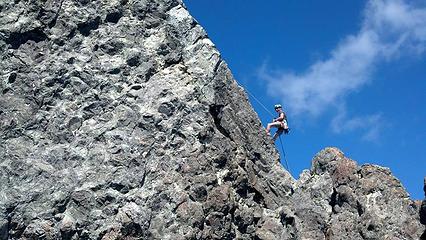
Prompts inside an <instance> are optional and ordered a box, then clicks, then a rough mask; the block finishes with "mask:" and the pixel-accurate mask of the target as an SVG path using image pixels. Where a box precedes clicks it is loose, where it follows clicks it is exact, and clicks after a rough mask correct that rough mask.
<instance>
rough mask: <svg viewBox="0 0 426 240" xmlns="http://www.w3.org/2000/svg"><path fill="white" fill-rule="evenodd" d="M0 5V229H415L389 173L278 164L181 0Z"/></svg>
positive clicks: (20, 232)
mask: <svg viewBox="0 0 426 240" xmlns="http://www.w3.org/2000/svg"><path fill="white" fill-rule="evenodd" d="M0 11H1V15H0V16H1V17H0V49H1V53H0V58H1V62H2V64H1V65H0V77H1V79H0V91H1V93H2V94H1V96H0V132H1V135H0V136H1V137H0V182H1V184H0V238H1V239H104V240H106V239H348V237H349V238H350V239H419V237H420V236H421V235H422V234H423V236H424V235H425V234H424V226H422V225H421V223H420V220H421V221H422V222H423V223H424V220H423V219H424V213H425V210H424V209H425V208H424V206H425V203H424V202H423V207H421V206H420V204H418V205H416V204H415V203H414V202H413V201H412V200H410V199H409V197H408V194H407V193H406V191H405V190H404V188H403V187H402V185H401V183H400V182H399V181H398V180H397V179H396V178H395V177H393V176H392V174H391V172H390V171H389V169H386V168H382V167H379V166H374V165H364V166H358V165H357V164H356V162H355V161H353V160H351V159H348V158H347V157H345V156H344V154H343V153H342V152H340V151H339V150H338V149H335V148H327V149H325V150H323V151H321V152H320V153H319V154H318V155H317V156H316V157H315V158H314V159H313V162H312V169H311V170H306V171H304V172H303V173H302V175H301V176H300V178H299V180H297V181H296V180H295V179H294V178H293V177H292V176H291V175H290V174H289V173H288V172H287V171H285V170H284V169H283V168H282V167H281V165H280V164H279V155H278V152H277V151H276V149H275V148H274V145H273V143H272V141H271V139H269V138H268V137H267V136H265V134H264V129H263V128H262V126H261V124H260V121H259V119H258V117H257V115H256V113H255V112H254V111H253V109H252V108H251V106H250V104H249V102H248V98H247V95H246V94H245V92H244V90H243V89H242V88H240V87H239V86H238V85H237V83H236V82H235V80H234V79H233V77H232V74H231V72H230V70H229V69H228V67H227V65H226V63H225V62H224V61H223V60H222V58H221V56H220V53H219V52H218V51H217V49H216V48H215V46H214V44H213V43H212V42H211V41H210V40H209V39H208V37H207V34H206V32H205V31H204V30H203V29H202V27H201V26H200V25H199V24H198V23H197V22H196V21H195V20H194V19H193V18H192V17H191V16H190V14H189V13H188V11H187V10H186V8H185V6H184V4H183V3H182V2H181V1H179V0H115V1H98V0H96V1H87V0H79V1H62V0H48V1H31V2H25V1H9V2H7V1H6V2H1V3H0ZM419 213H420V215H419Z"/></svg>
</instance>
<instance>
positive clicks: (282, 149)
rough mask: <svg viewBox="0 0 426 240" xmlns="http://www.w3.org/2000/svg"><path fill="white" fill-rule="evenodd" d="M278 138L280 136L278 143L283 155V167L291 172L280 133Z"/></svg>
mask: <svg viewBox="0 0 426 240" xmlns="http://www.w3.org/2000/svg"><path fill="white" fill-rule="evenodd" d="M279 138H280V144H281V151H282V152H283V156H284V163H285V168H286V169H287V171H288V172H289V173H290V174H291V172H290V167H289V166H288V162H287V157H286V154H285V151H284V147H283V142H282V141H281V135H280V137H279Z"/></svg>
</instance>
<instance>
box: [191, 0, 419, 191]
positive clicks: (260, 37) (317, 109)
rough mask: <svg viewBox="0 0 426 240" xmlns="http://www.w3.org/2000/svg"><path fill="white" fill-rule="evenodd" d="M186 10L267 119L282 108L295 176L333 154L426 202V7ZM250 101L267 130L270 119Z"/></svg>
mask: <svg viewBox="0 0 426 240" xmlns="http://www.w3.org/2000/svg"><path fill="white" fill-rule="evenodd" d="M184 2H185V4H186V6H187V7H188V9H189V11H190V12H191V14H192V15H193V16H194V17H195V18H196V19H197V21H198V22H199V23H200V24H201V25H202V26H203V27H204V28H205V29H206V31H207V33H208V35H209V37H210V38H211V39H212V41H213V42H214V43H215V44H216V47H217V48H218V49H219V50H220V52H221V54H222V56H223V58H224V59H225V60H226V62H227V63H228V65H229V67H230V69H231V71H232V73H233V74H234V77H235V78H236V80H237V81H238V82H239V83H240V84H241V85H243V86H244V87H245V88H246V89H247V90H248V91H250V92H251V93H252V94H253V95H255V96H256V98H258V99H259V100H261V102H262V104H263V105H264V106H267V107H269V108H270V109H269V111H271V112H273V105H274V104H275V103H281V104H282V105H283V106H284V108H285V111H286V113H287V115H288V117H289V122H290V127H291V129H292V132H291V134H290V135H288V136H285V138H284V139H283V140H284V148H285V152H286V154H287V159H288V161H289V165H290V170H291V173H292V174H293V176H295V177H296V178H297V177H298V175H299V174H300V172H301V171H302V170H303V169H307V168H309V167H310V164H311V159H312V157H313V156H314V155H315V154H316V153H317V152H318V151H320V150H321V149H323V148H324V147H327V146H335V147H338V148H340V149H341V150H342V151H343V152H344V153H345V154H346V156H348V157H349V158H352V159H354V160H356V161H357V162H358V163H359V164H364V163H373V164H378V165H381V166H385V167H389V168H390V169H391V171H392V172H393V174H394V175H395V176H396V177H397V178H399V179H400V180H401V181H402V183H403V185H404V187H405V188H406V189H407V190H408V192H409V193H410V195H411V197H412V198H413V199H423V198H424V193H423V178H424V177H425V176H426V106H425V105H426V2H424V1H420V0H419V1H406V0H375V1H373V0H369V1H337V0H335V1H309V4H308V3H307V2H306V1H294V0H293V1H292V0H290V1H282V0H270V1H267V3H265V1H259V0H252V1H246V0H232V1H229V0H214V1H213V0H203V1H200V0H185V1H184ZM250 100H251V103H252V105H253V107H254V108H255V110H256V111H257V113H258V114H259V117H260V118H261V120H262V123H263V125H264V126H265V125H266V124H267V122H268V121H270V119H271V116H270V115H269V113H268V112H267V111H266V110H265V109H264V108H263V107H262V106H261V105H260V104H259V103H258V102H256V101H255V100H254V99H253V98H251V99H250ZM277 143H278V144H279V141H277ZM277 147H278V148H279V149H280V146H279V145H277Z"/></svg>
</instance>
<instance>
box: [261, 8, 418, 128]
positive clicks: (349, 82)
mask: <svg viewBox="0 0 426 240" xmlns="http://www.w3.org/2000/svg"><path fill="white" fill-rule="evenodd" d="M425 49H426V8H421V7H416V6H415V5H413V4H411V5H410V4H408V3H407V2H405V1H403V0H370V1H369V2H368V3H367V5H366V8H365V10H364V18H363V22H362V24H361V28H360V30H359V32H358V33H356V34H353V35H349V36H347V37H346V38H345V39H344V40H342V41H341V42H340V43H339V44H338V46H336V48H335V49H334V50H333V51H332V52H331V54H330V57H329V58H328V59H325V60H321V61H317V62H315V63H314V64H312V65H311V66H310V67H309V68H308V69H307V70H306V71H304V72H301V73H291V72H289V71H283V70H278V71H277V70H269V69H268V67H267V66H263V67H262V68H261V71H260V73H259V77H260V78H262V79H265V80H266V81H267V83H268V92H269V94H270V95H272V96H275V97H277V98H280V99H281V101H282V102H283V103H284V104H285V106H287V107H288V109H289V110H290V111H291V113H292V114H293V115H296V116H297V115H301V114H304V115H305V114H310V115H311V116H314V117H318V116H320V115H321V114H323V113H324V112H325V111H326V110H327V109H330V108H332V109H337V110H339V109H340V110H342V108H341V107H339V106H342V103H345V97H346V96H347V95H348V94H349V93H351V92H354V91H357V90H359V89H361V88H362V87H363V86H364V85H366V84H367V83H368V82H370V81H371V78H372V74H373V72H374V70H375V66H376V65H377V64H379V63H380V62H383V61H391V60H393V59H395V58H398V57H400V56H401V55H410V54H421V53H423V52H424V51H425ZM343 106H344V104H343ZM343 110H344V109H343ZM345 114H346V113H345ZM345 119H346V120H348V119H347V118H345ZM348 121H349V122H347V123H344V124H342V126H344V127H346V128H347V129H355V128H356V127H359V124H358V123H357V122H358V121H360V120H356V119H352V120H348ZM370 135H371V136H372V135H374V134H373V132H371V134H370Z"/></svg>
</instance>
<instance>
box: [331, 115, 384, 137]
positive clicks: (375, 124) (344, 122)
mask: <svg viewBox="0 0 426 240" xmlns="http://www.w3.org/2000/svg"><path fill="white" fill-rule="evenodd" d="M330 125H331V129H332V130H333V132H334V133H338V134H340V133H347V132H351V131H355V130H358V131H359V130H360V129H361V130H360V132H361V134H362V139H363V140H366V141H370V142H376V141H377V140H378V139H379V136H380V132H381V130H382V129H383V128H385V127H388V126H389V124H387V123H386V121H385V120H384V119H383V116H382V115H381V114H372V115H366V116H356V117H353V118H349V117H348V116H347V114H346V110H345V109H341V111H339V112H338V114H337V115H336V116H335V117H334V118H333V120H332V121H331V124H330Z"/></svg>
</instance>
